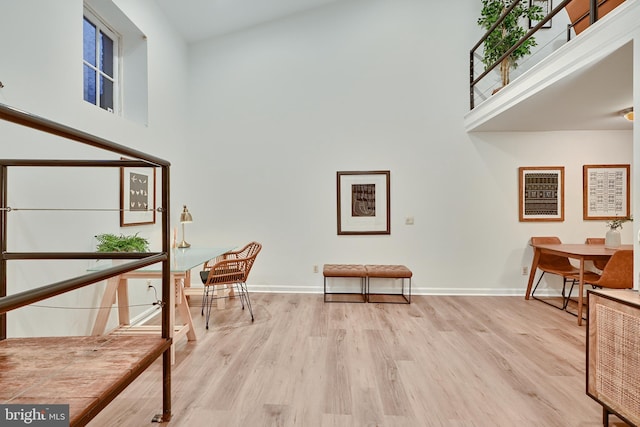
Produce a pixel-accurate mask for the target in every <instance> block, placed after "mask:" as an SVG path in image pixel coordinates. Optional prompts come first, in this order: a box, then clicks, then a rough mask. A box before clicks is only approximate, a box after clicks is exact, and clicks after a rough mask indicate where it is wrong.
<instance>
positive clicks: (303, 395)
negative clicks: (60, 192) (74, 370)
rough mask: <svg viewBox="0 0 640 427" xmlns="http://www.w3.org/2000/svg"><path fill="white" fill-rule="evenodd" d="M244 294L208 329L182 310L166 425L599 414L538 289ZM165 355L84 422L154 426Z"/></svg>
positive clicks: (542, 419)
mask: <svg viewBox="0 0 640 427" xmlns="http://www.w3.org/2000/svg"><path fill="white" fill-rule="evenodd" d="M251 298H252V301H253V306H254V314H255V322H254V323H251V320H250V318H249V314H248V312H246V311H242V310H241V309H240V306H239V301H238V300H230V301H229V302H228V303H227V307H226V308H225V309H216V308H215V307H214V309H213V312H212V318H211V323H210V329H209V330H208V331H206V330H205V328H204V319H203V318H202V317H201V316H200V309H199V308H198V307H192V308H191V310H192V313H193V317H194V321H195V324H196V328H197V329H198V331H197V332H198V341H197V342H191V343H187V342H186V340H181V341H180V342H178V344H177V352H176V358H177V360H176V364H175V365H174V367H173V376H172V390H173V398H172V412H173V419H172V420H171V421H170V422H169V423H165V424H164V425H166V426H171V427H183V426H185V427H186V426H189V427H199V426H225V427H234V426H243V427H245V426H251V427H252V426H310V427H311V426H345V427H353V426H406V427H414V426H455V427H471V426H479V427H485V426H505V427H506V426H509V427H513V426H525V427H544V426H558V427H572V426H575V427H578V426H580V427H589V426H593V427H596V426H601V425H602V410H601V407H600V406H599V405H598V404H597V403H596V402H595V401H593V400H592V399H591V398H589V397H588V396H587V395H586V393H585V326H581V327H579V326H577V324H576V319H575V317H573V316H571V315H569V314H568V313H566V312H562V311H560V310H557V309H554V308H552V307H549V306H548V305H545V304H543V303H541V302H539V301H535V300H530V301H525V300H524V298H523V297H466V296H414V297H413V298H412V303H411V305H400V304H349V303H323V297H322V295H308V294H306V295H304V294H252V295H251ZM194 302H196V303H197V302H199V301H198V299H196V300H195V301H194ZM193 305H196V304H193ZM161 367H162V365H161V363H160V362H159V361H158V362H156V363H155V364H154V365H153V367H152V368H151V369H149V370H148V371H147V372H145V373H144V374H143V375H142V376H141V377H140V378H138V379H137V380H136V381H135V382H134V383H133V384H132V385H130V386H129V387H128V388H127V389H126V390H125V391H124V392H123V393H122V394H121V395H120V396H119V397H118V398H117V399H116V400H115V401H113V402H112V403H111V404H110V405H109V406H108V407H107V408H106V409H105V410H103V412H102V413H100V414H99V415H98V417H96V418H95V419H94V420H93V421H92V422H91V423H90V426H92V427H96V426H119V427H125V426H132V427H139V426H145V425H150V421H151V418H152V417H153V415H154V414H156V413H160V412H161V410H162V393H161V380H162V375H161ZM611 421H612V424H611V425H612V426H625V425H626V424H624V423H622V422H620V421H619V420H618V419H617V418H615V417H613V416H612V417H611Z"/></svg>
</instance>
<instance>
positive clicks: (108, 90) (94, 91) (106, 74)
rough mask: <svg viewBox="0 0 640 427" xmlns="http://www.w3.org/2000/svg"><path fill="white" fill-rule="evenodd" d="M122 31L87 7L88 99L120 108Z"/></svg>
mask: <svg viewBox="0 0 640 427" xmlns="http://www.w3.org/2000/svg"><path fill="white" fill-rule="evenodd" d="M118 40H119V37H118V35H117V34H116V33H115V32H114V31H111V30H110V29H109V28H107V26H106V25H105V24H104V23H103V22H102V21H101V20H100V19H98V18H97V17H96V16H95V15H94V14H93V13H91V12H90V11H88V10H86V9H85V14H84V22H83V49H82V50H83V54H82V61H83V76H84V77H83V82H84V100H85V101H87V102H90V103H92V104H94V105H97V106H99V107H100V108H102V109H104V110H107V111H110V112H114V111H115V110H118V109H117V108H115V107H117V102H118V97H117V94H118V86H119V85H118V57H119V48H118Z"/></svg>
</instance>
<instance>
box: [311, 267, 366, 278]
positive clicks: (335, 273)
mask: <svg viewBox="0 0 640 427" xmlns="http://www.w3.org/2000/svg"><path fill="white" fill-rule="evenodd" d="M322 274H324V277H366V275H367V270H366V269H365V268H364V265H360V264H325V265H324V267H323V269H322Z"/></svg>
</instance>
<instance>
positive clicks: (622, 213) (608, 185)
mask: <svg viewBox="0 0 640 427" xmlns="http://www.w3.org/2000/svg"><path fill="white" fill-rule="evenodd" d="M629 170H630V166H629V165H584V166H583V167H582V192H583V193H582V218H583V219H587V220H589V219H604V220H611V219H616V218H621V217H622V218H628V217H629V216H630V213H631V212H630V209H631V208H630V205H629V196H630V190H629V182H630V181H629V180H630V177H629Z"/></svg>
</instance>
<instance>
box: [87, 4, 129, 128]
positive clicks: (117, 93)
mask: <svg viewBox="0 0 640 427" xmlns="http://www.w3.org/2000/svg"><path fill="white" fill-rule="evenodd" d="M85 18H86V19H87V20H88V21H89V22H91V23H92V24H93V25H95V27H96V31H98V32H102V33H104V34H105V35H107V36H108V37H109V38H110V39H111V40H112V41H113V78H112V77H111V76H109V75H107V74H105V73H104V72H103V71H102V70H100V69H99V62H98V61H97V60H96V64H97V65H96V66H94V65H93V64H90V63H88V62H87V61H85V59H84V54H83V58H82V63H83V65H86V66H88V67H90V68H91V69H93V70H94V71H97V72H98V76H99V77H105V78H107V79H109V80H111V81H112V82H113V110H114V111H110V110H111V109H106V110H105V111H109V112H111V113H115V114H118V115H121V113H122V105H121V103H120V99H121V88H122V84H121V78H120V76H121V75H122V73H121V66H122V51H121V47H120V46H121V39H122V38H121V36H120V34H118V33H117V32H116V31H115V30H114V29H113V28H111V27H110V26H109V25H108V24H107V23H106V22H105V21H104V19H102V18H101V17H100V16H99V15H98V14H97V13H96V12H94V11H93V10H91V8H89V7H88V6H87V5H85V6H84V13H83V19H85ZM82 36H83V40H84V31H83V34H82ZM95 45H96V58H99V46H98V41H97V40H96V43H95ZM83 80H84V73H83ZM83 84H84V81H83ZM83 99H84V94H83ZM85 102H89V101H85ZM91 104H93V103H91ZM93 105H95V106H96V107H98V108H101V109H102V107H100V91H99V90H98V82H97V81H96V103H95V104H93Z"/></svg>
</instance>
